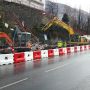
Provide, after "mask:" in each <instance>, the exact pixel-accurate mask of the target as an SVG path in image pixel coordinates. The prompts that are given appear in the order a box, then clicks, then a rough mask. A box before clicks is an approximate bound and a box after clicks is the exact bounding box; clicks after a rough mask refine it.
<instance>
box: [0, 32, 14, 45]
mask: <svg viewBox="0 0 90 90" xmlns="http://www.w3.org/2000/svg"><path fill="white" fill-rule="evenodd" d="M0 38H5V39H6V43H7V44H9V45H10V46H11V45H12V44H13V42H12V40H11V39H10V38H9V36H8V35H7V34H6V33H4V32H0Z"/></svg>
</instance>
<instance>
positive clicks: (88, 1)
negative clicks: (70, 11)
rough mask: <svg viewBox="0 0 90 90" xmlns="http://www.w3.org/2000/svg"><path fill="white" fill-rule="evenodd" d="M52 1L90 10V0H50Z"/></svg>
mask: <svg viewBox="0 0 90 90" xmlns="http://www.w3.org/2000/svg"><path fill="white" fill-rule="evenodd" d="M50 1H54V2H59V3H63V4H67V5H69V6H71V7H74V8H81V9H83V10H84V11H87V12H90V0H50Z"/></svg>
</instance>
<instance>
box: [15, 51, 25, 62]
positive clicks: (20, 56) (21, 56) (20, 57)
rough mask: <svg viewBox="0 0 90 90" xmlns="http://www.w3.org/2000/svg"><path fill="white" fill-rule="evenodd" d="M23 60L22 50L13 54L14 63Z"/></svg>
mask: <svg viewBox="0 0 90 90" xmlns="http://www.w3.org/2000/svg"><path fill="white" fill-rule="evenodd" d="M20 62H25V57H24V52H22V53H15V54H14V63H20Z"/></svg>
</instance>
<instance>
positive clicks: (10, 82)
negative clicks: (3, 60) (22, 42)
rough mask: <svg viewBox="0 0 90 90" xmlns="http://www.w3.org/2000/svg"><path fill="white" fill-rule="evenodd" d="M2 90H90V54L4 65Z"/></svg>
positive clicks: (0, 67) (0, 73)
mask: <svg viewBox="0 0 90 90" xmlns="http://www.w3.org/2000/svg"><path fill="white" fill-rule="evenodd" d="M0 90H90V51H84V52H78V53H73V54H68V55H64V56H56V57H54V58H49V59H47V58H45V59H42V60H41V61H35V62H34V63H32V62H30V61H29V62H26V63H18V64H16V65H6V66H0Z"/></svg>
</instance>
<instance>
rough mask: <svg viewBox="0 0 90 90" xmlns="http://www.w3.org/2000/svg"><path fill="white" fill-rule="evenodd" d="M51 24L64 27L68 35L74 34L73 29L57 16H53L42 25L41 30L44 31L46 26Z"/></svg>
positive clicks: (48, 26)
mask: <svg viewBox="0 0 90 90" xmlns="http://www.w3.org/2000/svg"><path fill="white" fill-rule="evenodd" d="M52 25H58V26H60V27H62V28H64V29H65V30H67V31H68V32H69V34H70V35H73V34H75V33H74V30H73V28H72V27H71V26H69V25H67V24H66V23H64V22H63V21H61V20H59V19H58V18H57V17H54V19H53V20H51V21H50V22H48V23H47V24H46V25H45V26H44V27H43V30H44V31H46V30H48V28H50V27H51V26H52Z"/></svg>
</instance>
